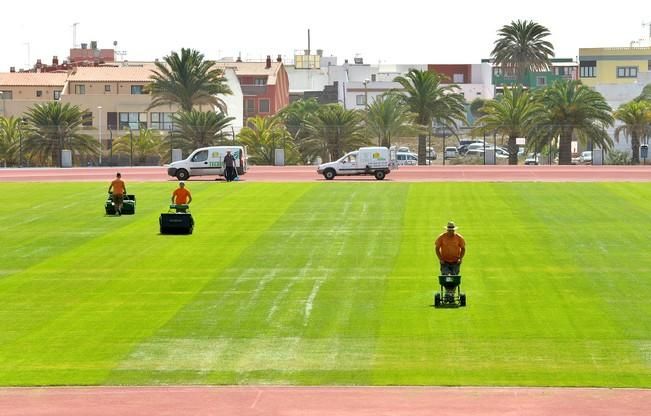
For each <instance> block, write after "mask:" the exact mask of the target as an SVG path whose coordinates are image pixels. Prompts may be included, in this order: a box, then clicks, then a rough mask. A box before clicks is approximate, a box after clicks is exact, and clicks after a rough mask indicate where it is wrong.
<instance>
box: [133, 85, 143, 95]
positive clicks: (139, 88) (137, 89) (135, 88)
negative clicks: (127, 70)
mask: <svg viewBox="0 0 651 416" xmlns="http://www.w3.org/2000/svg"><path fill="white" fill-rule="evenodd" d="M144 93H145V88H144V87H143V86H142V85H132V86H131V94H132V95H141V94H144Z"/></svg>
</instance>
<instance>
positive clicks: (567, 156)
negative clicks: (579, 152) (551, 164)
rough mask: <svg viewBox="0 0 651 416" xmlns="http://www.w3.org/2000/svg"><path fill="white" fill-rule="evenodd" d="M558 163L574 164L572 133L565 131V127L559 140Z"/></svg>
mask: <svg viewBox="0 0 651 416" xmlns="http://www.w3.org/2000/svg"><path fill="white" fill-rule="evenodd" d="M558 164H559V165H571V164H572V133H571V132H567V131H565V129H563V132H562V133H561V137H560V140H559V142H558Z"/></svg>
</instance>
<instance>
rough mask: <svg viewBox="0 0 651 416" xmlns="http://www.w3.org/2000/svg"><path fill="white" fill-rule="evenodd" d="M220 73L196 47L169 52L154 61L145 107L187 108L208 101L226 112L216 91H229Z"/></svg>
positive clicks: (225, 92)
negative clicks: (158, 60)
mask: <svg viewBox="0 0 651 416" xmlns="http://www.w3.org/2000/svg"><path fill="white" fill-rule="evenodd" d="M223 75H224V73H223V71H222V70H221V69H218V68H215V67H214V62H213V61H209V60H205V59H204V56H203V54H202V53H200V52H199V51H196V50H194V49H185V48H182V49H181V54H180V55H179V54H178V53H177V52H172V53H171V54H170V55H168V56H166V57H165V58H163V61H162V62H156V69H155V70H154V71H153V75H152V76H151V79H152V82H151V83H149V84H148V86H147V89H148V90H149V91H150V92H151V94H152V102H151V104H150V105H149V107H148V109H152V108H154V107H158V106H161V105H168V104H176V105H178V106H179V107H180V108H181V110H182V111H186V112H188V111H192V109H193V108H194V106H196V105H199V106H202V105H210V106H212V107H216V108H219V109H220V110H221V111H222V112H223V113H226V104H225V103H224V101H223V100H222V99H220V98H219V97H218V95H219V94H222V95H229V94H232V93H233V92H232V91H231V89H230V87H229V86H228V84H227V83H226V78H224V76H223ZM211 109H212V108H211Z"/></svg>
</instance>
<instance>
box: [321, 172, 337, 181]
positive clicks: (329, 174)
mask: <svg viewBox="0 0 651 416" xmlns="http://www.w3.org/2000/svg"><path fill="white" fill-rule="evenodd" d="M335 175H336V172H335V171H334V169H326V171H325V172H323V177H324V178H326V179H327V180H329V181H331V180H333V179H334V178H335Z"/></svg>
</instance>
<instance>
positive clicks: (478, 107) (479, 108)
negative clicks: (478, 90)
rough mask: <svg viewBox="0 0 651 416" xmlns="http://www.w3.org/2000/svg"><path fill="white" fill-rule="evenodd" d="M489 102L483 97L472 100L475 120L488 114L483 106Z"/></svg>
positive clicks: (471, 106)
mask: <svg viewBox="0 0 651 416" xmlns="http://www.w3.org/2000/svg"><path fill="white" fill-rule="evenodd" d="M487 102H488V100H485V99H483V98H475V99H474V100H472V102H471V103H470V114H471V115H472V117H473V119H474V120H477V119H478V118H479V117H481V116H483V115H484V114H486V113H485V112H484V108H483V107H484V105H485V104H486V103H487Z"/></svg>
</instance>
